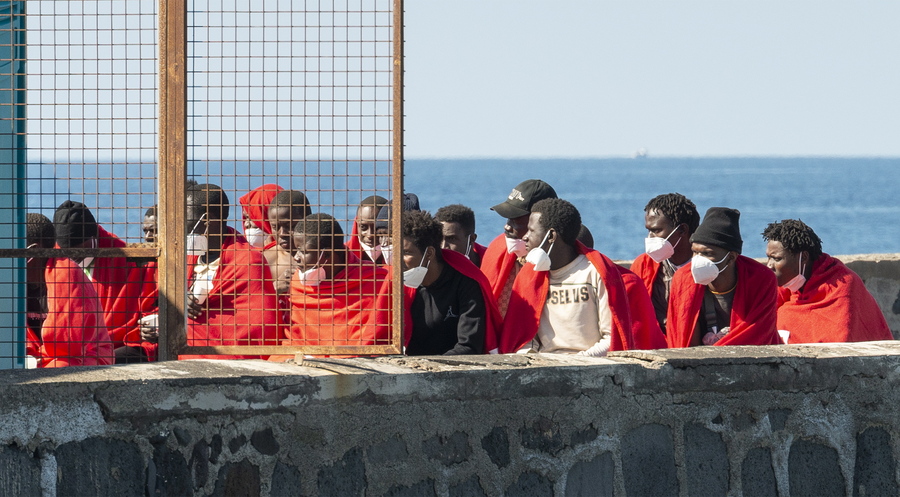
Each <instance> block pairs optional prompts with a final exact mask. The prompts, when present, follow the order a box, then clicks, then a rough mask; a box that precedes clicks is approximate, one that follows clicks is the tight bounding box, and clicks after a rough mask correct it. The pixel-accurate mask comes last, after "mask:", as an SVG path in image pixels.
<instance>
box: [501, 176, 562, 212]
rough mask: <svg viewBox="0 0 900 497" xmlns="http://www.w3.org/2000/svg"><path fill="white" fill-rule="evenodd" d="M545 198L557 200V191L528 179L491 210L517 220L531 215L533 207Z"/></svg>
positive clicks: (541, 182) (543, 183)
mask: <svg viewBox="0 0 900 497" xmlns="http://www.w3.org/2000/svg"><path fill="white" fill-rule="evenodd" d="M545 198H557V196H556V190H554V189H553V187H552V186H550V185H548V184H547V183H545V182H544V181H541V180H539V179H528V180H525V181H523V182H521V183H519V184H518V185H516V187H515V188H513V189H512V191H511V192H510V193H509V196H508V197H507V198H506V200H505V201H503V202H501V203H499V204H497V205H495V206H493V207H491V210H492V211H494V212H496V213H497V214H500V215H501V216H503V217H505V218H506V219H515V218H517V217H522V216H526V215H528V214H530V213H531V206H533V205H534V204H535V203H537V202H538V201H539V200H544V199H545Z"/></svg>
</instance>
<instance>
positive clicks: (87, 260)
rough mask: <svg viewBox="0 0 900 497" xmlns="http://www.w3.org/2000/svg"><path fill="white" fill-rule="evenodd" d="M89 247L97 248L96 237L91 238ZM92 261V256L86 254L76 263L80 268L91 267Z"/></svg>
mask: <svg viewBox="0 0 900 497" xmlns="http://www.w3.org/2000/svg"><path fill="white" fill-rule="evenodd" d="M90 248H92V249H95V248H97V239H96V238H92V239H91V247H90ZM93 262H94V257H93V256H87V257H85V258H84V259H81V262H79V263H77V264H78V267H80V268H81V269H87V268H89V267H91V263H93Z"/></svg>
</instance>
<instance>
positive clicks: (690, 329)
mask: <svg viewBox="0 0 900 497" xmlns="http://www.w3.org/2000/svg"><path fill="white" fill-rule="evenodd" d="M735 264H736V266H737V287H735V289H734V301H733V302H732V308H731V331H730V332H729V333H728V334H727V335H725V336H724V337H722V339H721V340H719V341H718V342H716V345H777V344H780V343H783V342H782V341H781V338H780V337H779V336H778V332H777V331H776V328H775V288H776V280H775V273H773V272H772V270H771V269H769V268H767V267H766V266H764V265H762V264H760V263H758V262H756V261H754V260H753V259H750V258H749V257H745V256H743V255H741V256H738V258H737V262H736V263H735ZM705 291H706V285H698V284H696V283H694V277H693V275H692V274H691V264H690V263H689V264H686V265H685V266H684V267H682V268H681V269H679V270H678V271H676V272H675V276H674V277H673V278H672V287H671V292H670V294H669V312H668V314H667V316H666V340H667V341H668V342H669V347H670V348H683V347H689V346H690V345H691V337H692V336H693V335H694V330H695V329H696V328H697V320H698V318H699V317H700V309H701V308H702V307H703V295H704V293H705Z"/></svg>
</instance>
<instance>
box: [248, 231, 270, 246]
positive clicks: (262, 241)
mask: <svg viewBox="0 0 900 497" xmlns="http://www.w3.org/2000/svg"><path fill="white" fill-rule="evenodd" d="M244 238H246V239H247V243H249V244H250V245H251V246H252V247H256V248H263V247H265V246H266V242H267V241H268V240H269V234H268V233H266V232H265V231H263V230H262V229H260V228H250V229H247V230H245V231H244Z"/></svg>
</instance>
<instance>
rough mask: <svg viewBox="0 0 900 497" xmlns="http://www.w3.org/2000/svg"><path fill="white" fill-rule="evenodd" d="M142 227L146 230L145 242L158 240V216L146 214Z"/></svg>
mask: <svg viewBox="0 0 900 497" xmlns="http://www.w3.org/2000/svg"><path fill="white" fill-rule="evenodd" d="M141 229H142V230H143V231H144V241H145V242H147V243H154V242H156V230H157V228H156V216H144V222H143V224H142V225H141Z"/></svg>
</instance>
